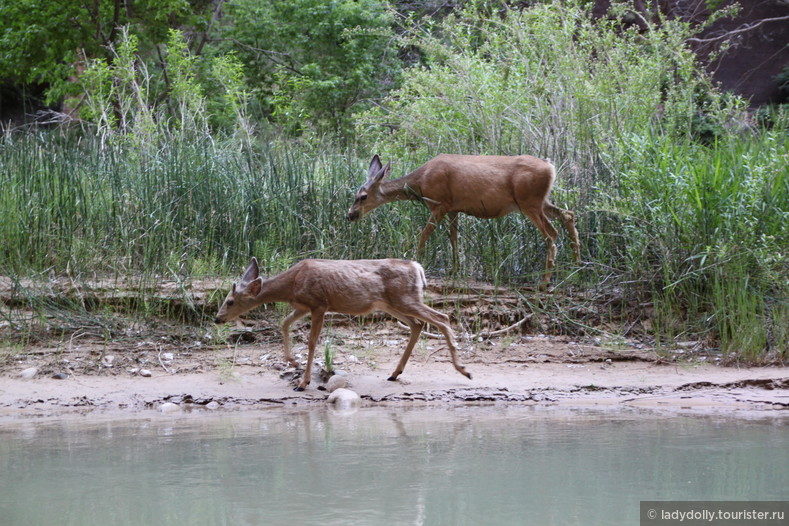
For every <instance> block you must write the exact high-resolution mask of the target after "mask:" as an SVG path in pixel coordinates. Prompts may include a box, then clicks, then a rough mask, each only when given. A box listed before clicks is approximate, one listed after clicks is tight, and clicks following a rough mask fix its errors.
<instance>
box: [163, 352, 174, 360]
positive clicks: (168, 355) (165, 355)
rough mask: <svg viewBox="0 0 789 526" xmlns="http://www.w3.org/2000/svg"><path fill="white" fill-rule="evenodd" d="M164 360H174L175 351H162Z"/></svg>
mask: <svg viewBox="0 0 789 526" xmlns="http://www.w3.org/2000/svg"><path fill="white" fill-rule="evenodd" d="M162 360H166V361H168V362H172V361H173V353H171V352H163V353H162Z"/></svg>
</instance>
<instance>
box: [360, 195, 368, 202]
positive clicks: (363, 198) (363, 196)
mask: <svg viewBox="0 0 789 526" xmlns="http://www.w3.org/2000/svg"><path fill="white" fill-rule="evenodd" d="M365 199H367V194H364V195H362V196H359V201H364V200H365Z"/></svg>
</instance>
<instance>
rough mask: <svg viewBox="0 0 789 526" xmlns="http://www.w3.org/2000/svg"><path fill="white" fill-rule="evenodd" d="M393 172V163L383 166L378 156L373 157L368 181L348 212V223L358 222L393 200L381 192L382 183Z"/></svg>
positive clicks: (357, 194)
mask: <svg viewBox="0 0 789 526" xmlns="http://www.w3.org/2000/svg"><path fill="white" fill-rule="evenodd" d="M391 170H392V163H391V162H388V163H386V166H382V165H381V159H380V158H379V157H378V154H376V155H373V160H372V161H370V168H369V169H368V170H367V181H365V183H364V184H363V185H362V187H361V188H359V191H358V192H356V199H354V201H353V204H352V205H351V208H350V209H349V210H348V215H347V216H346V217H347V218H348V221H356V220H357V219H359V218H360V217H362V216H363V215H365V214H367V213H368V212H370V211H372V210H374V209H375V208H377V207H379V206H381V205H382V204H384V203H388V202H389V201H391V199H387V198H386V197H385V196H384V195H383V193H382V192H381V188H380V187H381V181H382V180H383V179H384V178H385V177H387V176H388V175H389V172H390V171H391Z"/></svg>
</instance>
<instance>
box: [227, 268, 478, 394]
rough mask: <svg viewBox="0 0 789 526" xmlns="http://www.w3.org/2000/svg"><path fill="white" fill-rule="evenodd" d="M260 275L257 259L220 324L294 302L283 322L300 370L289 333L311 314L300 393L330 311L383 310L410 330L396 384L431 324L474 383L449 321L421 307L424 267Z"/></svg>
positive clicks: (229, 300)
mask: <svg viewBox="0 0 789 526" xmlns="http://www.w3.org/2000/svg"><path fill="white" fill-rule="evenodd" d="M259 272H260V268H259V267H258V261H257V259H255V258H252V261H251V262H250V264H249V266H248V267H247V269H246V271H244V275H243V276H242V277H241V280H240V281H239V282H238V283H233V289H232V290H231V291H230V293H229V294H228V295H227V297H226V298H225V301H224V303H223V304H222V307H220V309H219V313H217V315H216V320H215V321H216V323H224V322H227V321H230V320H232V319H234V318H236V317H238V316H240V315H242V314H244V313H245V312H248V311H250V310H252V309H254V308H255V307H257V306H259V305H262V304H264V303H273V302H277V301H283V302H287V303H290V305H291V307H293V312H292V313H290V315H289V316H288V317H286V318H285V320H284V321H283V322H282V339H283V341H284V344H285V359H286V360H287V361H288V362H290V363H291V364H292V365H294V366H295V365H297V363H296V360H294V359H293V355H292V354H291V351H290V338H289V336H288V329H290V326H291V324H292V323H293V322H295V321H296V320H299V319H301V318H303V317H304V316H306V315H307V314H310V315H311V316H312V326H311V327H310V336H309V341H308V345H307V347H308V349H309V354H308V356H307V367H306V369H305V370H304V374H303V376H302V377H301V382H300V383H299V385H298V386H297V387H296V388H295V390H296V391H303V390H304V388H305V387H307V384H309V383H310V377H311V375H312V360H313V357H314V356H315V347H316V345H317V344H318V336H319V335H320V332H321V328H322V327H323V318H324V315H325V314H326V313H327V312H339V313H342V314H354V315H359V314H367V313H369V312H372V311H375V310H378V311H383V312H386V313H388V314H391V315H392V316H394V317H395V318H397V319H398V320H400V321H402V322H403V323H405V324H406V325H408V327H409V328H410V329H411V337H410V339H409V340H408V345H406V348H405V352H404V353H403V356H402V358H400V362H399V363H398V364H397V368H396V369H395V370H394V372H393V373H392V375H391V376H390V377H389V380H391V381H395V380H397V377H398V376H400V373H402V372H403V369H404V368H405V364H406V362H408V358H409V357H410V356H411V351H412V350H413V349H414V345H416V342H417V340H418V339H419V335H420V334H421V332H422V329H423V328H424V326H425V324H426V323H429V324H431V325H433V326H435V327H436V328H438V329H439V330H440V331H441V333H442V334H443V335H444V338H445V339H446V342H447V346H448V347H449V355H450V357H451V358H452V365H454V366H455V369H457V371H458V372H459V373H460V374H462V375H464V376H466V377H468V378H469V379H470V378H471V374H469V373H468V372H467V371H466V368H465V367H463V366H462V365H460V364H459V363H458V361H457V347H456V345H455V337H454V335H453V333H452V329H451V328H450V326H449V317H448V316H447V315H445V314H442V313H440V312H438V311H436V310H433V309H431V308H430V307H428V306H427V305H425V304H424V303H423V302H422V294H423V292H424V289H425V287H426V286H427V282H426V281H425V271H424V270H423V269H422V266H421V265H420V264H419V263H417V262H415V261H404V260H401V259H369V260H351V261H341V260H326V259H306V260H304V261H300V262H299V263H296V264H295V265H294V266H292V267H291V268H289V269H288V270H286V271H285V272H283V273H281V274H278V275H276V276H274V277H271V278H268V279H264V278H262V277H260V276H259Z"/></svg>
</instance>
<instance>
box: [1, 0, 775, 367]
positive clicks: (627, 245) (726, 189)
mask: <svg viewBox="0 0 789 526" xmlns="http://www.w3.org/2000/svg"><path fill="white" fill-rule="evenodd" d="M319 4H320V5H323V4H324V3H320V2H310V1H307V0H304V1H303V2H302V3H301V4H299V5H301V6H302V7H303V8H304V9H305V10H309V9H318V8H319V7H320V5H319ZM352 4H354V2H334V3H331V8H332V9H334V11H330V12H329V11H327V12H326V13H324V16H318V15H317V14H316V15H314V16H313V18H315V19H316V22H317V21H320V23H316V24H314V31H315V37H316V38H317V39H318V40H319V41H320V42H323V43H322V44H321V45H322V46H323V47H324V48H327V49H328V48H332V46H330V42H332V38H334V39H335V40H333V42H334V43H335V44H337V45H336V47H334V48H332V51H333V52H331V53H330V52H328V51H327V53H326V54H325V56H324V57H323V58H321V59H320V60H319V57H318V56H317V55H312V54H311V51H310V50H308V49H306V43H305V41H303V40H299V39H298V38H297V36H296V35H295V34H294V33H293V31H294V29H293V28H294V27H296V26H295V23H294V22H293V21H292V20H291V19H288V18H285V17H286V15H285V14H283V13H279V11H277V9H279V7H282V6H279V7H277V5H278V4H277V3H276V2H274V3H272V4H270V5H266V6H263V4H260V3H255V2H251V1H249V2H238V3H234V7H233V9H238V10H239V11H238V12H237V13H242V12H243V13H245V14H244V16H248V17H250V18H254V19H255V20H256V23H258V24H261V25H260V26H255V25H254V24H253V25H251V26H250V27H249V28H246V29H244V30H243V31H242V30H241V29H239V28H229V29H227V31H229V33H228V34H233V35H235V36H234V37H233V38H235V39H236V40H239V41H241V40H243V39H252V38H253V35H254V34H255V33H256V32H257V31H262V30H265V31H266V33H265V34H270V35H271V40H270V42H279V44H278V45H281V46H286V43H287V42H288V41H289V40H293V48H292V49H293V54H292V55H291V56H289V57H288V60H293V62H292V63H288V62H287V61H285V62H281V63H280V64H279V65H278V66H277V65H276V64H275V63H274V62H270V63H266V64H265V65H264V64H263V62H256V61H259V60H262V59H261V56H260V55H258V54H257V53H255V52H253V51H252V50H251V48H252V47H257V44H255V43H253V42H252V40H248V41H247V46H249V47H250V49H248V51H249V54H241V53H239V55H233V54H222V53H219V54H213V55H210V56H206V57H202V56H199V55H197V54H195V53H194V52H193V51H190V49H189V44H188V39H185V38H184V36H183V34H182V33H180V32H177V31H170V32H169V33H168V35H167V37H166V38H167V40H166V42H165V43H163V44H162V47H161V52H162V60H163V62H164V63H165V64H166V65H167V67H166V70H167V71H168V80H167V84H166V93H167V94H168V97H167V103H166V107H163V106H161V105H160V104H159V102H160V101H161V100H162V99H161V98H160V96H159V95H158V94H159V93H162V91H161V89H162V86H163V85H162V84H158V82H159V81H157V80H156V79H157V76H156V75H155V74H153V73H152V72H151V71H150V70H149V69H148V68H147V67H146V66H145V64H146V59H145V50H141V49H140V47H142V44H140V43H139V40H137V37H135V33H134V32H133V31H120V33H119V36H118V38H117V39H116V40H115V41H114V45H113V47H112V48H109V51H110V52H111V53H112V60H108V59H107V58H102V59H97V60H94V61H92V62H91V63H90V64H89V67H88V68H87V70H86V72H85V74H84V76H83V79H82V82H83V85H84V86H85V88H86V100H85V103H84V105H85V110H84V111H85V112H86V114H87V115H88V116H89V117H90V118H91V119H92V122H93V124H92V125H91V126H89V127H86V128H85V130H83V131H82V132H80V133H76V132H74V131H73V130H72V131H63V132H62V133H55V132H53V133H39V134H22V133H18V134H17V133H8V134H6V135H5V136H3V137H2V139H1V140H0V188H2V189H3V190H2V193H0V238H2V239H3V241H4V243H3V245H2V246H0V274H7V275H12V276H37V275H49V274H55V275H64V274H66V275H68V276H69V277H70V278H71V279H73V280H75V281H77V282H78V281H79V280H81V279H88V278H89V277H91V276H94V275H113V274H114V275H126V274H128V275H144V276H149V277H150V279H162V278H163V277H164V278H171V277H172V278H175V279H177V280H180V281H183V280H188V279H190V277H192V276H198V275H205V274H217V273H221V274H224V275H229V274H233V273H235V272H237V271H238V270H239V269H240V268H241V266H242V265H244V264H245V263H246V261H247V260H248V258H249V257H250V256H251V255H255V256H257V257H258V258H259V259H260V260H261V262H262V264H263V266H264V268H265V269H266V270H267V271H269V272H273V271H278V270H281V269H283V268H284V267H286V266H288V265H289V264H291V263H293V262H294V261H296V260H298V259H301V258H304V257H330V258H361V257H386V256H391V257H413V255H414V248H415V244H416V236H417V234H418V232H419V230H420V229H421V227H422V226H424V223H425V221H426V220H427V212H426V210H425V209H424V208H423V207H420V206H419V205H416V204H414V203H411V202H401V203H395V204H391V205H388V206H387V207H384V208H381V209H380V210H378V211H376V212H374V213H373V214H371V217H369V218H366V219H364V220H363V221H361V222H358V223H353V224H350V223H348V222H347V221H346V220H345V219H344V214H345V211H346V210H347V208H348V206H349V205H350V201H351V198H352V195H353V191H354V190H355V188H356V187H358V185H359V184H360V183H361V182H362V174H363V172H364V168H365V167H366V165H367V163H368V162H369V158H370V156H371V154H372V153H380V154H381V155H382V157H383V158H384V161H387V160H391V161H392V162H393V166H394V169H393V172H394V173H393V176H397V175H404V174H405V173H407V172H408V171H410V170H412V169H414V168H416V167H417V166H419V165H420V164H422V163H423V162H425V161H426V160H427V159H429V158H430V157H431V156H432V155H435V154H437V153H440V152H449V153H479V154H519V153H530V154H534V155H537V156H540V157H550V158H552V159H553V160H554V162H555V164H556V165H557V168H558V180H557V184H556V186H555V189H554V201H556V202H557V204H559V205H561V206H563V207H566V208H571V209H573V210H575V211H576V214H577V216H578V218H579V223H578V229H579V232H580V234H581V240H582V245H583V246H582V255H583V258H584V260H585V261H586V262H587V263H586V264H585V265H584V266H583V267H582V268H580V269H579V268H576V267H575V266H574V265H573V264H571V263H570V259H571V258H570V254H569V253H570V250H569V246H567V245H569V243H568V242H567V239H566V238H564V237H560V250H559V260H558V268H557V273H556V277H555V281H556V283H557V284H558V292H557V293H559V294H560V293H561V291H562V290H563V289H568V288H573V289H583V290H589V289H609V290H614V291H616V294H617V295H619V296H621V298H622V301H621V302H620V303H619V305H621V307H619V308H620V309H621V313H620V314H622V316H623V317H625V318H627V317H631V318H635V319H641V320H642V321H644V320H646V319H649V320H650V321H649V324H645V326H648V327H649V330H650V331H651V332H652V334H653V336H654V337H655V339H656V341H657V342H658V343H659V344H661V345H663V344H665V345H670V344H671V342H672V341H673V340H675V339H676V338H683V339H688V338H698V339H703V340H707V341H708V342H710V345H712V346H718V347H719V348H720V349H722V351H723V352H725V353H729V354H730V355H731V356H732V357H734V358H737V359H739V358H742V359H749V360H760V359H770V360H773V359H783V358H786V354H787V352H789V349H788V348H787V345H788V344H787V341H789V333H788V332H787V327H789V260H787V253H786V248H787V247H789V229H787V227H786V225H787V224H789V174H787V171H788V170H787V159H788V158H789V157H788V156H789V135H787V122H786V120H785V118H784V117H780V116H779V117H778V118H777V119H776V120H775V122H773V123H772V127H771V128H770V129H767V130H765V129H757V128H754V127H753V126H752V125H750V124H748V123H747V119H746V118H745V117H744V112H743V104H742V101H740V100H739V99H737V98H736V97H732V96H729V95H726V94H722V93H719V92H718V91H717V90H716V89H715V88H714V87H713V86H711V84H710V83H709V81H708V80H707V78H706V77H705V75H703V74H702V73H701V72H700V70H699V68H698V66H697V64H696V63H695V60H694V57H693V55H692V54H691V53H690V51H689V50H688V49H687V46H686V45H685V41H686V39H687V38H688V37H689V36H690V35H691V33H690V32H689V31H690V30H689V28H688V27H687V26H686V25H685V24H682V23H679V22H674V21H670V20H663V21H661V23H660V24H656V25H654V26H650V27H649V28H648V30H647V31H640V32H639V31H635V30H633V29H624V28H622V27H620V26H618V25H617V24H616V23H615V22H613V21H607V20H602V21H597V22H594V21H592V19H591V18H590V16H589V13H588V12H587V11H586V10H585V9H584V8H582V7H573V6H566V5H563V6H558V5H556V4H546V5H537V6H535V7H531V8H529V9H525V10H522V11H516V10H511V11H509V10H506V9H503V10H500V11H497V12H494V13H489V12H486V11H485V10H477V9H468V10H465V11H462V12H458V13H456V14H455V15H453V16H452V17H451V18H449V19H447V20H446V21H445V23H443V24H442V25H440V27H435V28H433V27H431V28H429V30H426V29H424V28H420V27H418V26H415V27H413V28H411V29H410V30H409V31H407V32H406V33H404V34H403V36H402V37H401V38H400V40H399V42H400V44H401V46H403V47H405V48H407V49H409V50H410V51H412V52H413V51H414V50H418V52H419V54H420V55H421V57H422V58H423V61H422V62H421V63H420V64H419V65H416V66H414V67H412V68H409V69H406V70H404V71H403V72H402V83H401V86H400V87H399V88H398V89H397V90H394V91H393V92H392V93H391V94H390V95H389V96H388V97H387V98H385V99H381V100H379V104H378V105H377V106H376V107H375V108H371V109H369V110H368V111H366V112H365V113H363V114H362V115H360V116H359V117H358V118H356V119H354V120H353V122H354V123H355V125H356V134H355V135H352V136H346V137H345V139H346V140H345V141H344V142H343V143H342V144H344V146H342V147H340V146H338V145H337V143H335V142H332V141H330V140H327V139H321V140H318V139H314V138H312V137H314V135H310V134H302V135H301V137H300V138H294V136H293V135H280V134H277V133H275V132H271V131H269V130H264V129H262V128H263V127H262V126H261V127H260V128H261V129H258V130H255V128H254V126H253V120H252V119H250V111H249V100H250V98H251V97H257V100H258V101H259V102H261V103H262V104H264V105H265V104H268V105H270V107H271V108H272V111H274V112H275V113H277V112H279V115H280V116H281V117H282V118H283V123H284V124H287V125H288V126H289V127H291V128H292V129H293V128H295V129H297V130H296V131H299V132H303V131H305V130H304V128H301V129H299V128H300V127H301V126H302V124H301V123H302V117H303V116H304V115H305V114H306V113H311V114H312V115H315V116H317V115H319V114H320V115H321V116H320V117H319V119H318V121H333V122H334V123H339V121H342V120H343V119H352V115H353V111H350V112H346V113H343V115H342V116H341V115H340V113H342V112H340V113H333V112H332V111H331V108H332V107H334V105H337V107H338V108H339V107H342V108H343V109H344V110H349V109H351V108H357V102H358V101H359V100H360V99H362V98H364V97H374V96H377V95H378V93H379V92H378V91H377V89H378V87H377V86H376V83H381V82H385V81H386V80H387V79H388V78H390V77H389V76H388V75H389V73H386V72H385V70H386V68H385V67H384V68H379V67H378V66H380V63H379V62H376V61H375V60H376V59H375V58H373V57H380V56H385V55H388V54H390V53H391V49H389V47H388V46H389V45H390V44H389V43H388V40H386V39H382V38H381V37H382V35H383V34H384V28H385V25H386V16H387V15H386V14H385V12H384V11H383V10H382V9H381V6H380V5H379V4H377V3H373V2H369V3H365V2H359V4H360V6H355V5H352ZM327 5H328V4H327ZM253 8H254V9H259V10H261V11H259V12H258V11H252V9H253ZM244 9H247V10H249V11H246V12H245V11H243V10H244ZM326 9H329V8H328V7H326ZM278 13H279V14H278ZM291 16H296V15H291ZM278 17H283V20H286V21H287V20H290V22H288V23H284V22H283V23H282V24H280V27H275V25H272V22H273V21H274V20H278V19H279V18H278ZM354 17H358V18H354ZM371 17H372V18H371ZM354 20H358V23H359V24H360V25H362V26H364V27H367V28H368V29H371V28H373V29H374V30H371V31H369V32H365V31H363V30H361V29H356V28H355V26H354V28H352V30H351V29H348V25H349V24H350V23H351V21H354ZM266 24H269V25H268V26H267V25H266ZM343 27H344V28H343ZM256 28H257V29H256ZM233 32H235V33H233ZM267 45H268V44H267ZM270 49H272V50H273V49H277V48H275V47H271V48H270ZM279 49H280V51H279V52H280V53H285V50H286V49H288V48H286V47H281V48H279ZM313 51H314V50H313ZM252 63H254V64H259V65H260V69H259V71H256V72H255V75H260V79H263V78H266V79H270V81H271V82H272V83H271V84H269V88H270V89H269V88H266V89H261V90H259V91H257V92H255V93H254V94H253V95H250V91H249V90H248V85H246V84H245V79H244V67H243V66H244V64H247V65H248V64H252ZM308 64H314V65H313V66H310V67H306V66H307V65H308ZM247 75H250V74H249V73H248V74H247ZM251 76H254V75H251ZM267 82H268V81H267ZM265 84H266V82H264V81H262V80H261V81H260V83H259V85H265ZM157 86H158V88H157ZM157 89H158V90H160V91H157ZM288 90H290V91H288ZM324 111H325V112H326V113H321V112H324ZM354 111H355V110H354ZM782 119H783V120H782ZM318 121H314V122H318ZM346 122H351V121H346ZM343 126H344V124H343V125H341V126H340V128H342V127H343ZM313 129H315V130H320V129H321V125H319V124H314V126H313ZM308 138H309V139H308ZM348 144H353V145H354V146H352V147H349V146H347V145H348ZM460 241H461V243H460V244H461V247H460V248H461V250H460V252H461V261H460V265H459V268H457V269H456V272H455V275H456V276H461V277H466V278H478V279H485V280H492V281H496V282H499V283H514V284H523V283H527V284H533V283H536V281H537V279H538V276H539V274H540V272H541V270H542V265H543V261H544V250H545V248H544V243H543V240H542V239H541V238H540V236H539V234H538V232H537V231H536V229H535V228H533V227H532V225H531V224H529V223H528V221H527V220H525V219H524V218H522V217H518V216H515V215H512V216H509V217H507V218H504V219H501V220H495V221H481V220H475V219H469V218H465V217H464V218H463V219H462V222H461V240H460ZM562 245H564V246H562ZM422 263H423V264H424V266H425V267H426V269H427V270H428V272H429V273H431V274H433V275H436V274H442V273H448V269H450V268H451V258H450V256H449V247H448V242H447V240H446V237H445V236H442V235H441V234H440V233H439V234H437V235H434V236H433V237H432V238H431V240H430V242H429V244H428V250H427V254H426V255H425V258H424V259H423V261H422ZM634 305H638V306H640V307H639V308H638V309H632V306H634ZM627 309H632V310H631V311H630V312H626V311H627ZM635 319H632V320H631V321H636V320H635Z"/></svg>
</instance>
